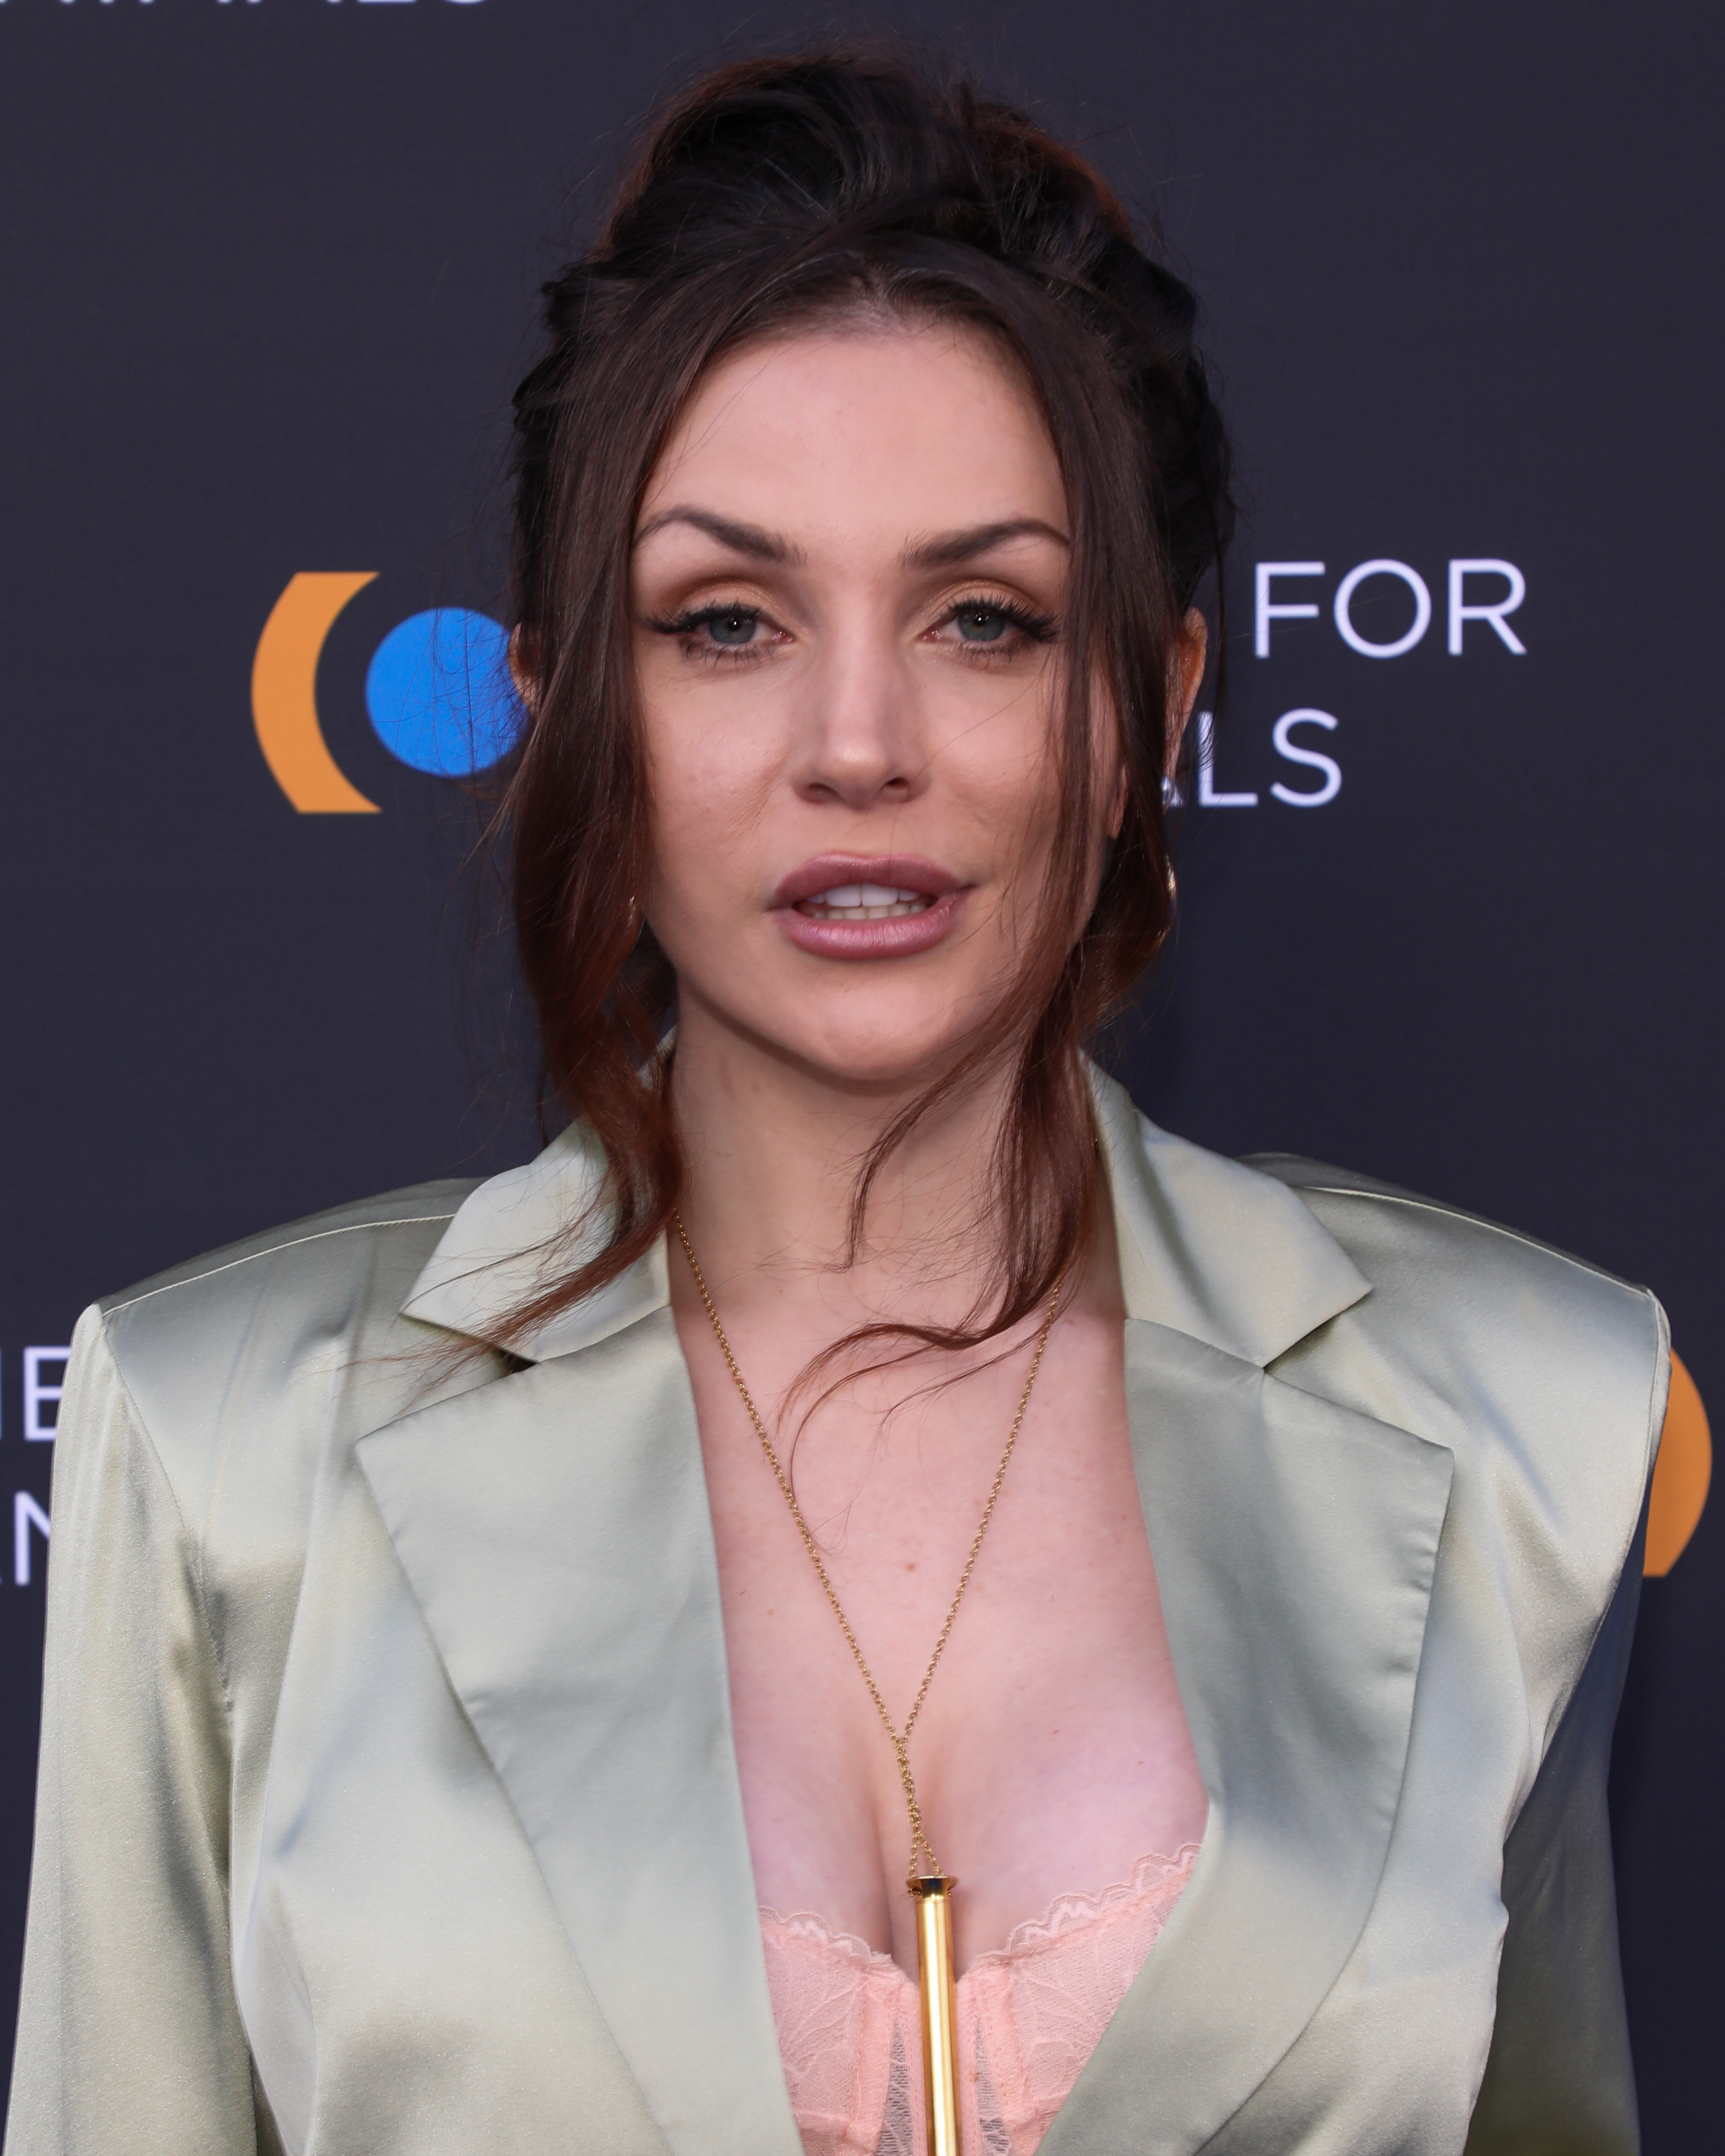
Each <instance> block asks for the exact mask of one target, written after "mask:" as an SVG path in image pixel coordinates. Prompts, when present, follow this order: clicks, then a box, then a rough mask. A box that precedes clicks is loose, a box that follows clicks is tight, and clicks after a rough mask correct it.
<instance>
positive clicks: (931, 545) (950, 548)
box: [901, 516, 1072, 569]
mask: <svg viewBox="0 0 1725 2156" xmlns="http://www.w3.org/2000/svg"><path fill="white" fill-rule="evenodd" d="M1032 534H1034V535H1035V536H1037V537H1039V538H1043V539H1052V540H1055V542H1058V544H1060V546H1062V547H1070V545H1071V543H1072V542H1071V541H1070V539H1069V538H1068V537H1067V536H1066V535H1065V532H1064V531H1056V530H1055V526H1053V525H1052V524H1045V523H1044V522H1043V521H1042V519H1041V518H1040V516H1014V517H1009V519H1007V521H1005V522H1004V523H1001V524H973V525H972V526H971V527H970V529H969V530H968V531H946V532H942V535H941V536H940V537H939V538H938V539H925V540H922V542H920V543H919V544H918V545H916V546H915V547H906V549H905V551H904V553H903V555H902V557H901V559H902V561H903V562H904V565H905V567H906V568H907V569H951V568H956V567H957V565H958V563H959V562H968V561H972V560H973V559H974V558H975V557H976V556H977V555H978V554H986V553H987V552H988V549H989V548H990V547H999V546H1000V545H1001V544H1002V543H1003V542H1004V541H1006V540H1008V539H1022V538H1024V537H1026V536H1029V535H1032Z"/></svg>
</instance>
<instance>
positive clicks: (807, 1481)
mask: <svg viewBox="0 0 1725 2156" xmlns="http://www.w3.org/2000/svg"><path fill="white" fill-rule="evenodd" d="M685 1347H689V1348H690V1349H691V1351H692V1352H691V1353H690V1367H691V1382H692V1383H693V1387H694V1392H695V1399H696V1414H697V1419H698V1421H699V1424H700V1428H701V1447H702V1455H703V1460H704V1462H705V1466H706V1478H707V1487H708V1494H709V1498H710V1501H711V1509H712V1516H713V1525H714V1533H715V1538H716V1547H717V1553H718V1560H719V1577H720V1587H721V1600H722V1604H723V1610H724V1625H725V1642H726V1657H727V1665H728V1674H729V1681H730V1687H731V1695H732V1716H733V1722H734V1727H735V1732H736V1742H737V1762H738V1768H739V1772H740V1775H741V1780H742V1797H743V1805H744V1810H745V1815H746V1818H747V1827H748V1833H749V1840H750V1849H751V1855H752V1860H753V1863H754V1869H755V1878H756V1885H757V1892H758V1895H759V1898H760V1900H761V1902H762V1904H763V1905H764V1906H767V1907H772V1908H775V1909H778V1910H779V1911H781V1912H791V1911H797V1910H808V1911H810V1912H814V1913H815V1914H818V1915H819V1916H820V1917H822V1918H823V1919H824V1920H825V1921H826V1922H828V1923H829V1924H831V1925H833V1926H834V1928H839V1929H841V1930H844V1931H847V1932H850V1933H854V1934H855V1935H856V1936H858V1937H860V1938H865V1939H867V1940H868V1941H869V1943H870V1944H871V1945H873V1946H875V1948H878V1949H879V1950H880V1951H883V1952H890V1953H894V1954H895V1955H896V1956H897V1958H899V1959H900V1961H901V1963H902V1964H903V1965H904V1966H906V1968H910V1967H913V1966H914V1948H913V1946H912V1943H911V1909H910V1904H909V1901H908V1897H906V1894H905V1892H904V1888H903V1885H902V1881H903V1877H904V1871H905V1866H906V1856H907V1852H908V1847H909V1825H908V1816H907V1810H906V1799H905V1793H904V1789H903V1786H902V1783H901V1775H900V1772H899V1767H898V1763H897V1759H896V1755H895V1752H894V1748H893V1745H892V1743H891V1738H890V1737H889V1735H888V1732H887V1730H886V1726H885V1721H886V1718H890V1719H891V1722H893V1723H894V1724H895V1725H896V1727H899V1728H900V1729H901V1730H902V1728H903V1727H904V1724H905V1722H906V1718H907V1717H910V1716H911V1713H912V1711H913V1708H914V1710H915V1719H914V1722H913V1725H912V1727H911V1735H910V1738H909V1742H908V1745H907V1755H908V1757H909V1759H910V1761H911V1768H912V1772H913V1774H914V1776H915V1780H916V1790H917V1794H918V1798H919V1800H920V1803H921V1805H922V1814H923V1818H924V1821H925V1825H926V1826H927V1831H928V1833H929V1835H930V1838H931V1840H932V1842H933V1845H934V1847H935V1849H936V1851H937V1856H938V1857H939V1860H940V1861H941V1863H942V1865H943V1866H944V1867H945V1868H946V1869H947V1871H949V1872H952V1873H954V1874H956V1875H957V1876H958V1878H959V1879H960V1881H961V1882H962V1886H961V1892H960V1893H959V1895H958V1897H957V1902H956V1913H957V1947H958V1954H959V1961H960V1965H961V1967H963V1966H964V1965H966V1964H967V1963H968V1962H969V1960H971V1959H972V1958H974V1956H975V1955H976V1954H977V1953H983V1952H987V1951H989V1950H991V1949H993V1948H999V1947H1000V1946H1002V1945H1004V1943H1005V1941H1006V1939H1007V1938H1008V1936H1009V1933H1010V1932H1011V1931H1012V1930H1013V1928H1014V1927H1015V1926H1016V1925H1018V1924H1019V1923H1022V1922H1027V1921H1029V1920H1033V1919H1035V1918H1039V1917H1042V1916H1043V1915H1044V1914H1045V1912H1046V1910H1047V1908H1048V1907H1049V1905H1050V1903H1051V1902H1053V1901H1055V1899H1056V1898H1057V1897H1060V1896H1061V1895H1064V1894H1070V1893H1073V1892H1095V1891H1097V1890H1099V1889H1101V1888H1103V1887H1105V1886H1110V1885H1112V1884H1115V1883H1116V1882H1117V1881H1123V1880H1126V1879H1127V1878H1129V1877H1130V1876H1132V1871H1133V1867H1134V1866H1135V1865H1137V1863H1138V1861H1140V1860H1141V1859H1142V1858H1143V1857H1144V1856H1147V1855H1148V1854H1151V1853H1152V1852H1161V1853H1164V1854H1172V1853H1173V1852H1174V1851H1178V1849H1179V1848H1180V1847H1181V1846H1182V1845H1183V1844H1185V1843H1187V1842H1190V1841H1194V1840H1199V1838H1201V1836H1202V1835H1203V1832H1204V1821H1205V1815H1206V1810H1207V1799H1206V1796H1205V1793H1204V1787H1203V1784H1202V1781H1201V1779H1200V1778H1199V1773H1198V1769H1197V1765H1196V1762H1195V1759H1194V1756H1193V1752H1192V1746H1191V1742H1190V1738H1189V1734H1188V1731H1187V1726H1186V1721H1185V1717H1184V1713H1183V1709H1182V1706H1181V1702H1180V1697H1179V1691H1178V1682H1177V1681H1176V1677H1175V1673H1174V1670H1173V1663H1172V1659H1171V1656H1170V1654H1169V1650H1168V1635H1167V1631H1166V1628H1165V1626H1164V1624H1163V1614H1162V1608H1161V1602H1160V1598H1159V1594H1158V1587H1157V1581H1156V1574H1155V1568H1154V1565H1153V1561H1152V1558H1151V1552H1150V1545H1149V1540H1148V1537H1147V1532H1146V1528H1145V1522H1144V1516H1143V1511H1142V1504H1141V1502H1140V1499H1139V1493H1138V1487H1137V1476H1136V1473H1135V1468H1134V1461H1133V1455H1132V1439H1131V1435H1130V1432H1129V1430H1128V1426H1127V1409H1126V1395H1125V1386H1124V1377H1123V1363H1122V1348H1121V1335H1120V1327H1119V1326H1118V1325H1117V1324H1115V1325H1112V1326H1111V1325H1109V1324H1108V1323H1107V1322H1106V1320H1102V1321H1097V1322H1082V1323H1075V1324H1074V1325H1072V1326H1071V1327H1070V1328H1063V1329H1062V1330H1061V1331H1060V1332H1057V1333H1056V1334H1055V1337H1054V1339H1053V1341H1052V1342H1051V1343H1050V1350H1049V1353H1048V1356H1047V1358H1046V1360H1045V1366H1044V1368H1043V1369H1042V1371H1041V1373H1040V1376H1039V1378H1038V1382H1037V1384H1036V1387H1035V1389H1034V1394H1033V1395H1032V1397H1031V1399H1030V1403H1029V1408H1028V1409H1027V1411H1026V1413H1025V1416H1024V1422H1023V1425H1022V1428H1021V1431H1020V1435H1019V1439H1018V1441H1017V1443H1016V1445H1014V1449H1013V1452H1012V1456H1011V1458H1010V1460H1009V1464H1008V1466H1007V1471H1006V1473H1005V1476H1004V1478H1003V1480H1002V1481H1001V1485H1000V1492H999V1498H998V1501H997V1502H996V1504H995V1507H994V1509H993V1514H992V1516H991V1517H990V1519H989V1522H988V1528H987V1532H986V1534H985V1535H984V1537H983V1542H982V1544H981V1547H980V1548H979V1549H978V1551H977V1554H976V1559H975V1563H974V1566H973V1570H972V1572H971V1575H970V1578H969V1581H968V1585H967V1587H966V1589H965V1591H964V1594H963V1598H962V1599H961V1600H959V1602H958V1603H957V1609H956V1614H955V1612H954V1606H953V1605H954V1594H955V1589H957V1584H958V1582H959V1580H960V1578H961V1577H962V1575H963V1571H964V1567H965V1563H966V1560H967V1558H968V1555H969V1553H970V1551H971V1549H972V1548H973V1543H974V1541H975V1537H976V1534H977V1530H978V1524H979V1522H980V1520H981V1517H982V1515H983V1509H984V1507H985V1505H986V1503H987V1501H988V1493H989V1491H990V1488H991V1486H992V1484H993V1479H994V1476H995V1475H996V1473H997V1471H998V1470H999V1466H1000V1461H1001V1457H1002V1453H1003V1450H1004V1446H1005V1442H1006V1438H1007V1435H1008V1432H1009V1429H1010V1427H1011V1424H1012V1419H1013V1416H1014V1410H1015V1408H1016V1405H1017V1402H1018V1398H1019V1394H1020V1392H1021V1390H1022V1387H1023V1382H1024V1373H1025V1368H1026V1366H1027V1358H1025V1357H1023V1356H1020V1357H1018V1358H1009V1359H1007V1360H1005V1361H1004V1362H1002V1363H999V1364H998V1365H997V1366H996V1367H994V1368H990V1369H984V1370H982V1371H980V1372H978V1373H974V1374H972V1375H970V1376H968V1377H967V1378H964V1379H963V1381H962V1382H960V1383H955V1384H950V1385H947V1386H945V1387H935V1388H933V1389H927V1387H926V1386H925V1387H924V1389H922V1390H921V1391H918V1390H917V1389H916V1387H915V1386H914V1385H911V1384H907V1383H905V1382H904V1381H903V1380H902V1378H899V1379H898V1380H896V1381H893V1382H888V1381H885V1380H882V1381H879V1382H876V1381H872V1380H865V1381H863V1382H862V1383H859V1384H857V1385H856V1386H854V1387H852V1388H850V1389H847V1390H845V1392H841V1393H840V1394H836V1395H834V1397H833V1399H831V1400H830V1401H829V1402H828V1403H827V1404H825V1405H824V1407H823V1408H822V1409H820V1410H819V1412H818V1413H817V1414H814V1415H813V1416H810V1417H808V1418H807V1419H798V1416H797V1415H796V1414H794V1413H793V1414H789V1415H787V1416H784V1417H782V1418H779V1419H778V1428H777V1430H776V1431H775V1433H774V1435H775V1443H776V1447H777V1449H778V1451H779V1454H780V1457H781V1460H782V1461H783V1464H784V1465H785V1467H786V1471H787V1474H788V1478H789V1480H790V1481H791V1483H792V1486H793V1490H794V1491H795V1493H796V1496H797V1497H798V1504H799V1507H800V1509H801V1512H802V1514H803V1525H805V1526H806V1527H807V1529H808V1534H809V1541H811V1542H812V1543H813V1544H814V1553H816V1554H818V1555H819V1558H820V1561H821V1567H822V1568H823V1569H824V1572H825V1573H826V1580H825V1582H823V1580H822V1578H821V1576H820V1572H819V1571H818V1570H817V1568H816V1565H815V1563H814V1558H813V1556H812V1555H811V1552H810V1549H809V1545H808V1543H805V1540H804V1538H803V1532H801V1529H800V1528H799V1526H798V1522H797V1521H796V1519H795V1518H794V1517H793V1514H792V1512H791V1509H790V1507H789V1506H788V1503H787V1501H786V1499H785V1496H784V1494H783V1491H782V1490H781V1488H780V1486H779V1485H778V1481H777V1479H776V1478H775V1476H774V1475H773V1471H772V1467H771V1466H770V1464H769V1462H768V1460H767V1458H766V1456H765V1453H764V1450H763V1448H762V1444H761V1441H760V1438H759V1436H758V1435H757V1432H756V1431H755V1430H754V1429H753V1427H752V1424H751V1423H750V1421H749V1419H748V1417H747V1413H746V1411H745V1410H744V1409H743V1407H742V1402H741V1400H740V1399H739V1397H738V1395H737V1389H736V1387H735V1385H734V1383H732V1380H731V1378H730V1375H729V1373H728V1371H727V1370H726V1368H725V1367H724V1365H723V1363H722V1362H721V1361H719V1360H718V1358H716V1357H711V1356H708V1355H706V1354H704V1353H701V1347H702V1343H701V1341H700V1338H699V1336H698V1335H695V1336H694V1337H692V1338H691V1337H688V1336H686V1335H685ZM919 1382H920V1380H919ZM829 1589H830V1590H831V1592H830V1594H829V1591H828V1590H829ZM835 1602H836V1604H838V1609H835V1608H834V1603H835ZM839 1609H842V1611H843V1613H844V1617H845V1620H846V1622H847V1623H848V1625H849V1627H850V1635H851V1640H847V1638H846V1635H845V1626H844V1625H841V1623H840V1621H839V1614H838V1610H839ZM949 1617H951V1619H952V1624H951V1630H950V1632H949V1633H948V1635H947V1642H946V1645H945V1646H944V1648H943V1649H942V1651H941V1654H940V1657H939V1660H938V1662H937V1665H936V1667H935V1671H934V1675H933V1677H932V1680H931V1681H930V1682H929V1684H928V1686H927V1691H926V1693H924V1695H923V1697H922V1705H921V1706H920V1707H916V1701H917V1697H918V1693H919V1689H920V1688H921V1687H922V1681H923V1678H924V1676H925V1675H926V1674H927V1670H928V1667H929V1663H930V1661H931V1658H932V1655H933V1654H934V1650H935V1648H936V1645H937V1641H938V1640H940V1638H941V1635H942V1628H943V1626H944V1625H946V1624H947V1619H948V1618H949ZM852 1640H854V1642H855V1649H853V1646H852V1644H851V1641H852ZM859 1656H860V1660H861V1662H862V1663H864V1664H865V1665H866V1668H867V1671H868V1675H869V1677H870V1678H871V1679H872V1680H873V1682H874V1685H875V1689H876V1690H877V1691H878V1692H879V1694H880V1700H879V1702H878V1703H877V1702H876V1701H875V1699H874V1698H873V1697H871V1696H870V1689H869V1684H868V1682H867V1681H865V1676H864V1672H863V1669H862V1667H860V1666H859ZM883 1709H884V1717H883V1712H882V1710H883Z"/></svg>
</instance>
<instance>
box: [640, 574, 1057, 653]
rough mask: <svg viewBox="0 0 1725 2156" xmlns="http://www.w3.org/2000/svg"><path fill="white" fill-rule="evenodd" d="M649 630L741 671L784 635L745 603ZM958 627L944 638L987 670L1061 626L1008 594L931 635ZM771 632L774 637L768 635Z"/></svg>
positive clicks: (978, 601)
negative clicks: (950, 635) (951, 634)
mask: <svg viewBox="0 0 1725 2156" xmlns="http://www.w3.org/2000/svg"><path fill="white" fill-rule="evenodd" d="M644 622H645V626H646V627H647V628H648V629H651V630H652V631H653V632H654V634H655V635H658V636H669V637H675V638H677V639H679V641H680V643H681V644H682V648H683V655H684V657H685V659H691V660H696V662H697V663H701V664H705V665H720V666H736V665H750V664H756V663H758V662H759V661H760V660H763V659H765V658H766V657H767V656H768V654H769V653H771V652H772V651H773V649H774V648H775V646H776V645H777V644H778V639H779V638H780V637H781V636H782V635H783V631H782V630H778V629H776V628H775V626H774V624H772V623H771V622H770V621H769V619H768V617H767V615H766V613H764V611H763V610H762V608H760V607H757V606H753V605H749V604H746V603H742V602H741V601H734V602H731V603H726V602H725V601H723V600H719V601H716V602H714V603H712V604H711V605H708V606H701V607H691V608H685V610H684V611H683V612H681V613H675V614H666V615H663V616H655V615H651V614H649V615H647V616H646V617H644ZM952 628H956V629H957V632H958V634H957V636H956V637H955V638H952V639H942V640H943V641H944V642H947V644H949V646H950V647H951V648H952V649H957V650H958V651H959V652H960V653H961V654H962V655H963V658H964V659H965V660H966V661H967V662H968V663H970V664H972V665H988V664H989V663H990V662H994V663H998V662H999V661H1000V660H1003V659H1007V658H1011V657H1016V656H1019V655H1020V654H1022V653H1023V651H1024V648H1025V647H1026V646H1027V645H1029V644H1049V643H1052V642H1053V641H1054V639H1055V637H1056V636H1057V635H1058V634H1059V623H1058V621H1057V620H1056V619H1055V616H1054V615H1053V614H1050V613H1039V612H1038V611H1037V609H1036V608H1034V607H1031V606H1029V605H1027V604H1026V603H1024V600H1022V599H1019V598H1012V597H1010V596H1009V595H1008V594H1007V593H1004V592H990V591H975V592H968V593H965V594H964V595H963V597H962V598H957V599H954V600H953V601H952V603H951V604H950V605H948V606H947V607H946V608H943V609H942V612H941V613H940V614H939V616H938V617H937V619H935V620H934V621H933V622H932V623H931V624H930V626H929V629H928V630H927V632H926V633H927V634H929V635H934V634H937V632H938V631H940V630H942V629H952ZM763 629H765V630H766V631H767V632H768V633H767V634H765V635H762V633H761V632H762V630H763Z"/></svg>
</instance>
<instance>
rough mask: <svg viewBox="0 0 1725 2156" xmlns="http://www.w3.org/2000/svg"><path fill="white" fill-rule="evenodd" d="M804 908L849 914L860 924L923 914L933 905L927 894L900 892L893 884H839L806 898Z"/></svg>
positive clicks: (921, 892)
mask: <svg viewBox="0 0 1725 2156" xmlns="http://www.w3.org/2000/svg"><path fill="white" fill-rule="evenodd" d="M932 903H933V901H932V899H931V898H930V897H929V896H928V894H927V891H899V890H896V889H895V887H894V886H893V885H891V884H884V883H840V884H834V886H833V888H832V889H831V890H830V891H816V892H815V893H814V896H813V897H811V898H805V899H804V900H803V905H804V906H809V907H811V908H817V909H819V911H821V912H822V913H848V914H850V916H853V918H855V919H857V920H860V921H880V920H884V919H885V918H886V917H887V916H890V915H892V914H896V913H921V912H922V911H924V909H925V908H926V907H927V906H930V905H932Z"/></svg>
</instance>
